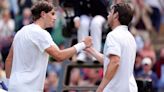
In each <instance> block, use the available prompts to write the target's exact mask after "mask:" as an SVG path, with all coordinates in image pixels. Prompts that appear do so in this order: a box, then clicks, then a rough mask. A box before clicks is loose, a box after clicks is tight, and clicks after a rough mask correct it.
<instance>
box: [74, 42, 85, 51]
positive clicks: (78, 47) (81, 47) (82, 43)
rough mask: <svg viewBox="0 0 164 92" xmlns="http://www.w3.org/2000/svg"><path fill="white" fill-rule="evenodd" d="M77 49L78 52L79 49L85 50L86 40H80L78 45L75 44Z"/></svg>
mask: <svg viewBox="0 0 164 92" xmlns="http://www.w3.org/2000/svg"><path fill="white" fill-rule="evenodd" d="M74 47H75V49H76V52H77V53H78V52H79V51H81V50H83V49H85V48H86V45H85V43H84V42H80V43H78V44H76V45H74Z"/></svg>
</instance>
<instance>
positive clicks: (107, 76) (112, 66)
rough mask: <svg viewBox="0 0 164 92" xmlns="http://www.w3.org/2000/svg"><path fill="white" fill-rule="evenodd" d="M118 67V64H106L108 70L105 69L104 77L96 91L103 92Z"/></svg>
mask: <svg viewBox="0 0 164 92" xmlns="http://www.w3.org/2000/svg"><path fill="white" fill-rule="evenodd" d="M118 67H119V63H118V62H110V63H109V64H108V68H107V71H106V73H105V76H104V78H103V80H102V82H101V84H100V86H99V88H98V90H100V89H101V90H103V89H104V88H105V87H106V85H107V84H108V83H109V82H110V81H111V80H112V78H113V76H114V75H115V74H116V71H117V69H118Z"/></svg>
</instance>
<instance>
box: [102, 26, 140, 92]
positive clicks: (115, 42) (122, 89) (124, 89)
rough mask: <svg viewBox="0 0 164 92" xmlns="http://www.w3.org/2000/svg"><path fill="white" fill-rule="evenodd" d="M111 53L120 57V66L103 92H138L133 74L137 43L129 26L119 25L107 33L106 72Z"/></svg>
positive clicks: (105, 48) (105, 47)
mask: <svg viewBox="0 0 164 92" xmlns="http://www.w3.org/2000/svg"><path fill="white" fill-rule="evenodd" d="M110 54H114V55H117V56H119V57H120V66H119V68H118V70H117V72H116V74H115V75H114V77H113V78H112V80H111V81H110V82H109V83H108V85H107V86H106V87H105V88H104V90H103V92H138V91H137V84H136V81H135V79H134V76H133V68H134V62H135V56H136V43H135V39H134V38H133V36H132V34H131V33H130V32H129V31H128V27H127V26H124V25H121V26H118V27H116V28H115V29H114V30H113V31H112V32H110V33H108V35H107V38H106V42H105V46H104V55H105V58H104V74H105V72H106V70H107V66H108V64H109V62H110V60H109V55H110Z"/></svg>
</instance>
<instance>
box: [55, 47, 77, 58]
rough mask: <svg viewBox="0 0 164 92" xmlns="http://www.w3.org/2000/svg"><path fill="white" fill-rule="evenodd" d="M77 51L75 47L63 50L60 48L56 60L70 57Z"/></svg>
mask: <svg viewBox="0 0 164 92" xmlns="http://www.w3.org/2000/svg"><path fill="white" fill-rule="evenodd" d="M76 53H77V51H76V49H75V47H70V48H67V49H64V50H60V51H59V54H58V60H59V61H63V60H65V59H68V58H71V57H72V56H73V55H74V54H76Z"/></svg>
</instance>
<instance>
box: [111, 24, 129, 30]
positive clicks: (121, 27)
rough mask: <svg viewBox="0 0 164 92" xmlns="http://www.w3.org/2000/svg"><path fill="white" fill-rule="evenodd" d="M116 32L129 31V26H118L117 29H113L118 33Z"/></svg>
mask: <svg viewBox="0 0 164 92" xmlns="http://www.w3.org/2000/svg"><path fill="white" fill-rule="evenodd" d="M116 30H128V26H126V25H119V26H117V27H115V28H114V29H113V31H116Z"/></svg>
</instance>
